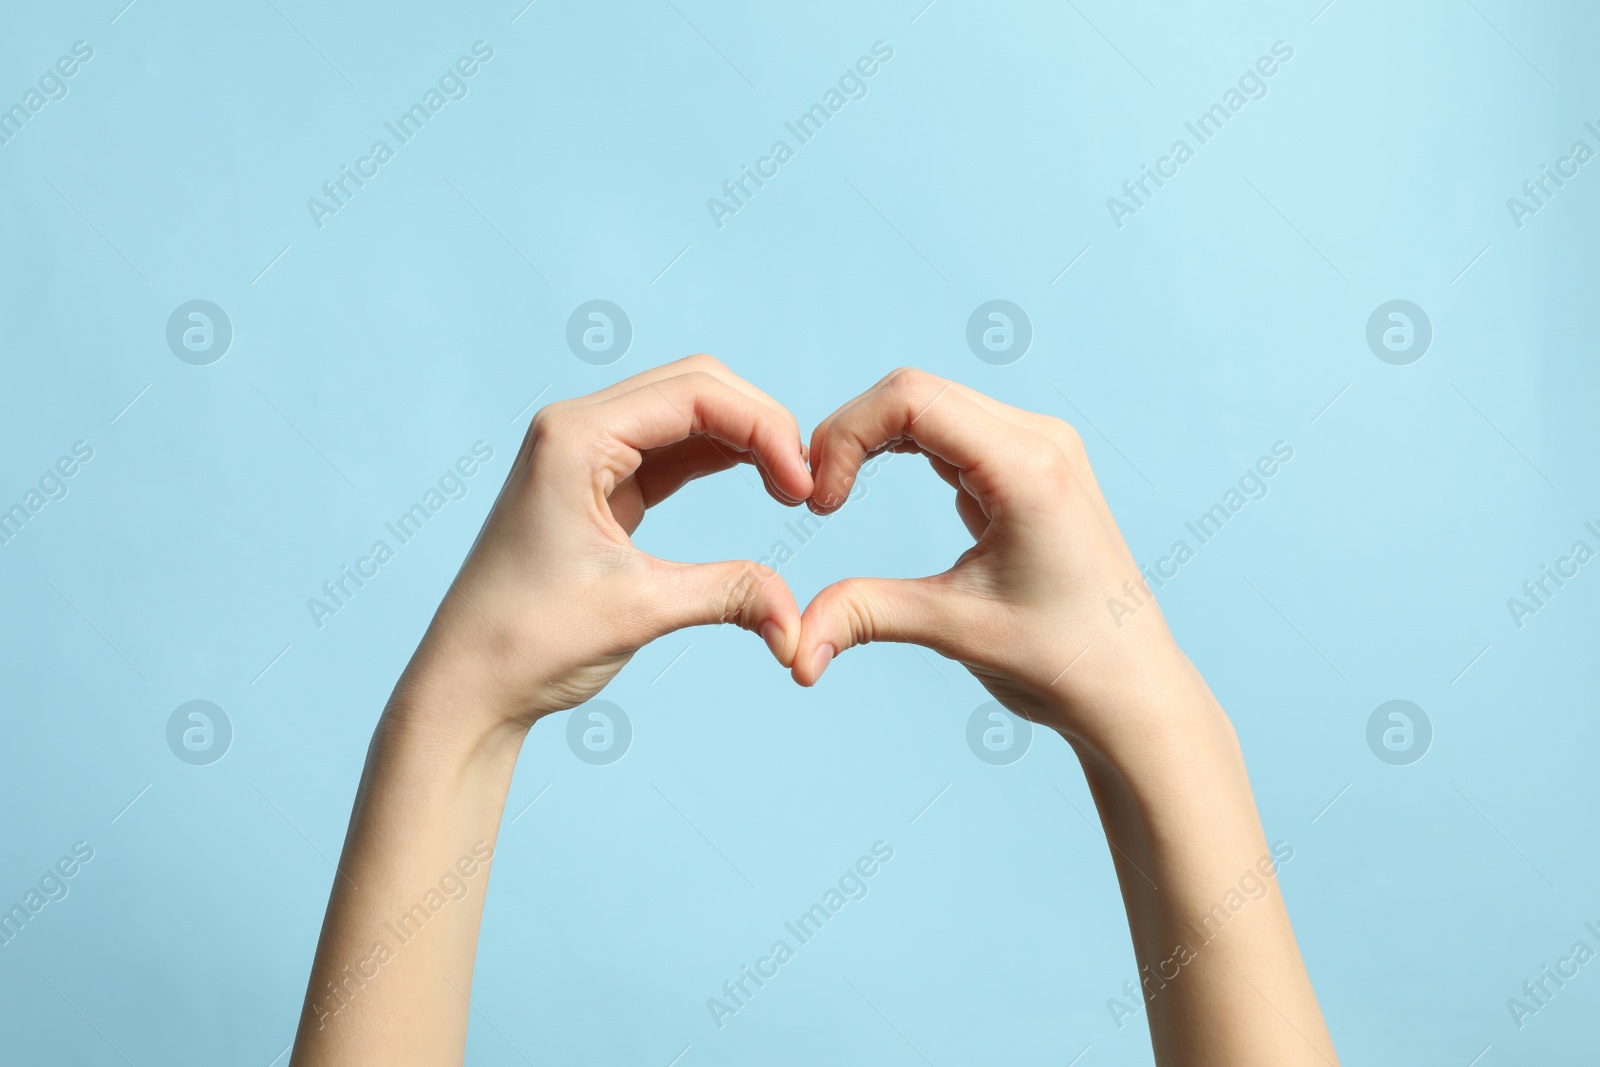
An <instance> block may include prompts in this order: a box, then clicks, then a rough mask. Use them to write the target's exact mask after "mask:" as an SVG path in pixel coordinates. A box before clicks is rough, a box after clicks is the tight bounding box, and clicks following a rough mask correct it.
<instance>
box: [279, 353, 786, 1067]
mask: <svg viewBox="0 0 1600 1067" xmlns="http://www.w3.org/2000/svg"><path fill="white" fill-rule="evenodd" d="M804 452H805V450H804V447H803V446H802V445H801V443H800V437H799V430H798V428H797V426H796V424H795V422H794V419H793V417H792V416H791V415H789V413H788V412H787V411H785V410H784V409H783V408H782V407H780V406H778V405H777V404H776V403H775V402H774V401H772V399H771V398H770V397H767V396H766V394H764V393H762V392H761V391H760V390H758V389H756V388H755V387H754V386H751V385H750V384H749V383H747V382H744V381H743V380H742V379H740V378H738V377H737V376H735V375H734V374H732V373H731V372H730V371H728V369H727V368H726V367H724V366H722V365H721V364H720V363H718V362H717V361H716V360H713V359H711V358H710V357H707V356H695V357H690V358H689V359H687V360H680V361H678V362H677V363H672V364H668V365H667V366H665V367H659V368H656V369H654V370H650V371H646V372H644V373H642V374H639V375H635V376H634V377H632V378H629V379H627V380H626V381H623V382H620V383H618V384H617V385H614V386H612V387H610V388H609V389H605V390H602V391H600V392H598V393H595V394H593V395H591V396H587V397H582V398H580V399H578V400H574V401H567V402H564V403H560V404H555V405H551V406H550V407H547V408H545V409H544V410H542V411H540V412H539V414H538V415H537V416H535V418H534V420H533V424H532V426H530V427H529V430H528V435H527V439H526V441H525V442H524V443H523V447H522V449H521V451H520V452H519V454H518V455H517V458H516V461H515V463H514V464H513V465H512V469H511V473H510V475H509V476H508V477H507V479H506V484H505V487H504V488H503V489H502V490H501V492H500V496H499V498H498V499H497V500H496V501H495V505H494V508H493V510H492V511H491V512H490V515H489V518H488V520H487V521H486V522H485V523H484V527H483V531H482V532H481V533H480V534H479V535H478V540H477V542H476V543H475V544H474V545H473V548H472V551H471V553H470V554H469V555H468V557H467V561H466V563H465V564H463V566H462V568H461V572H460V574H458V575H457V577H456V580H455V581H454V582H453V583H452V584H451V587H450V591H449V592H448V593H447V594H446V596H445V598H444V601H443V603H442V604H440V606H439V610H438V613H437V614H436V615H435V616H434V619H433V622H432V624H431V625H430V626H429V628H428V632H427V634H426V635H425V636H424V638H423V640H422V643H421V645H420V646H419V647H418V649H417V652H416V654H415V655H414V656H413V657H412V660H411V662H410V664H409V665H408V666H407V668H406V670H405V673H404V674H403V676H402V677H401V679H400V682H399V684H398V685H397V686H396V687H395V691H394V695H393V696H392V697H391V698H390V700H389V703H388V706H387V707H386V708H385V709H384V712H383V716H382V718H381V719H380V721H379V723H378V727H377V730H376V731H375V733H374V735H373V739H372V746H371V748H370V750H369V752H368V755H367V765H366V769H365V771H364V773H363V774H362V778H361V786H360V789H359V790H358V792H357V795H356V802H355V810H354V812H353V814H352V815H351V819H350V831H349V834H348V836H347V837H346V839H345V847H344V853H343V855H342V856H341V859H340V863H339V871H338V874H337V876H336V877H335V880H334V886H333V893H332V896H331V898H330V900H329V902H328V912H327V916H326V918H325V919H324V922H323V929H322V937H321V940H320V941H319V942H318V944H317V953H316V958H315V961H314V962H313V964H312V969H311V981H310V987H309V989H308V990H307V993H306V1003H305V1008H304V1010H303V1012H302V1015H301V1019H300V1028H299V1032H298V1034H297V1035H296V1038H295V1049H294V1055H293V1057H292V1061H293V1063H294V1064H295V1065H296V1067H326V1065H345V1064H370V1063H383V1064H395V1065H406V1064H427V1065H430V1067H432V1065H437V1064H441V1063H459V1062H461V1059H462V1056H463V1054H464V1051H465V1047H466V1034H467V1018H468V1003H469V1002H468V998H469V997H470V996H471V991H472V965H473V958H474V956H475V955H476V952H477V944H478V928H479V923H480V920H481V918H482V914H483V899H484V892H485V890H486V889H487V886H488V880H489V857H490V856H491V855H492V852H493V848H494V841H495V835H496V833H497V831H498V829H499V825H500V817H501V814H502V811H503V809H504V806H505V798H506V790H507V789H508V788H509V786H510V783H511V774H512V770H513V768H514V766H515V764H516V759H517V753H518V751H519V749H520V748H521V745H522V741H523V738H524V737H525V736H526V735H527V732H528V729H529V728H530V727H531V726H532V725H533V723H534V722H536V721H537V720H538V719H539V718H540V717H542V716H544V715H546V714H549V713H551V712H553V711H558V710H561V709H563V708H570V707H573V706H575V705H577V704H580V703H582V702H583V701H585V700H587V699H589V698H590V697H592V696H593V695H595V694H596V693H598V692H599V691H600V690H601V688H602V687H604V686H605V684H606V683H607V682H608V681H610V680H611V678H612V677H614V676H615V674H616V673H617V671H619V670H620V669H621V668H622V666H623V664H625V663H626V662H627V661H628V659H629V657H631V656H632V655H633V653H634V652H635V651H636V650H637V649H639V648H640V647H642V646H643V645H644V644H646V643H647V642H649V641H650V640H652V639H653V638H655V637H657V636H660V635H661V634H665V633H668V632H671V631H673V630H677V629H680V628H682V627H685V626H693V625H698V624H703V623H719V622H735V623H737V624H739V625H740V626H742V627H744V628H745V629H748V630H752V631H755V632H757V633H759V634H761V636H762V638H763V640H764V641H765V642H766V644H767V647H768V648H769V649H770V650H771V651H772V653H773V654H774V655H775V656H776V657H777V658H778V660H779V661H780V662H781V663H783V664H784V665H785V666H787V665H789V664H790V663H792V662H793V652H794V648H795V647H796V645H797V643H798V641H799V637H800V612H799V609H798V607H797V606H796V605H795V602H794V597H793V596H792V595H791V594H790V592H789V590H788V588H787V587H786V586H785V585H784V583H783V582H782V580H781V579H779V578H777V577H776V576H775V575H772V574H771V572H765V571H763V570H762V569H761V568H759V567H758V566H757V565H756V564H754V563H749V562H745V561H733V562H727V563H707V564H698V565H688V564H681V563H671V562H668V561H665V560H660V559H656V558H654V557H652V556H649V555H646V554H645V553H643V552H641V551H639V550H638V549H637V548H635V547H634V546H633V545H632V543H631V542H630V540H629V535H630V534H631V533H632V532H633V530H634V529H635V528H636V527H637V526H638V525H639V522H640V520H641V519H642V518H643V516H644V512H645V509H646V508H648V507H650V506H651V505H653V504H655V503H657V502H658V501H660V500H662V499H663V498H665V497H667V496H669V495H671V494H672V493H673V492H675V491H676V490H677V489H678V488H680V487H681V486H682V485H683V484H684V483H686V482H687V481H689V480H691V479H693V478H697V477H700V476H702V475H705V474H709V473H712V472H714V471H720V470H725V469H727V468H728V467H730V466H732V465H733V464H734V463H736V462H750V463H754V464H755V466H756V467H757V469H758V470H759V471H760V473H761V475H762V478H763V480H764V481H765V482H766V485H767V488H768V490H769V492H771V493H772V495H773V496H774V497H776V498H778V499H779V500H781V501H783V502H785V503H790V504H793V503H797V502H798V501H800V500H802V499H804V498H805V497H806V496H808V495H809V494H810V492H811V475H810V472H809V471H808V470H807V469H806V466H805V460H804Z"/></svg>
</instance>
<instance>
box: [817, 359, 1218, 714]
mask: <svg viewBox="0 0 1600 1067" xmlns="http://www.w3.org/2000/svg"><path fill="white" fill-rule="evenodd" d="M884 451H893V452H920V453H922V454H923V455H925V456H926V457H927V458H928V462H929V463H930V464H932V465H933V469H934V471H935V472H937V473H938V475H939V476H940V477H941V478H943V479H944V480H945V481H946V482H948V483H949V484H950V485H951V486H952V487H953V488H954V489H955V491H956V499H955V504H956V512H957V514H959V515H960V517H961V520H962V522H963V523H965V524H966V527H967V529H968V530H969V531H970V532H971V533H972V536H973V537H974V539H975V540H976V543H975V544H974V545H973V546H972V547H971V548H969V549H967V550H966V552H964V553H962V555H961V557H960V558H959V559H958V560H957V561H956V563H955V565H954V566H952V567H951V568H950V569H949V570H947V571H945V572H943V573H942V574H937V575H934V576H932V577H929V578H917V579H911V580H897V579H886V578H849V579H846V580H844V581H841V582H836V583H835V584H833V585H830V586H828V587H827V588H826V589H823V590H822V591H821V592H820V593H818V594H817V596H816V598H815V599H814V600H812V601H811V603H810V604H809V605H808V606H807V607H806V610H805V615H804V619H803V623H802V630H801V639H800V647H799V649H798V651H797V654H796V656H795V661H794V666H793V673H794V678H795V680H796V681H798V682H799V683H800V684H802V685H814V684H815V683H816V681H817V679H818V678H819V677H820V676H821V675H822V672H823V670H824V669H825V668H826V667H827V665H828V663H829V662H830V661H831V660H832V658H833V656H835V655H837V654H838V653H840V652H842V651H844V650H845V649H847V648H850V647H852V646H854V645H861V644H866V643H867V642H869V641H907V642H912V643H915V644H919V645H923V646H926V647H928V648H931V649H933V650H934V651H936V652H939V653H940V654H942V655H944V656H947V657H949V658H951V659H955V660H959V661H960V662H961V663H963V664H964V665H965V666H966V667H967V668H968V669H969V670H971V671H972V673H973V674H974V675H976V676H977V678H978V680H979V681H980V682H982V683H983V685H984V686H985V687H986V688H987V689H988V690H989V692H990V693H992V694H993V695H994V696H995V698H996V699H998V700H999V701H1000V702H1001V703H1003V704H1005V705H1006V706H1008V707H1010V708H1011V709H1012V710H1013V711H1015V712H1017V713H1018V714H1021V715H1024V716H1026V717H1028V718H1030V719H1033V720H1035V721H1042V722H1044V723H1046V724H1047V725H1050V726H1054V727H1056V728H1057V729H1060V730H1061V731H1062V732H1063V733H1066V734H1068V736H1069V738H1071V737H1073V736H1081V737H1086V738H1088V739H1090V740H1091V741H1092V740H1095V739H1096V738H1097V735H1098V734H1099V733H1100V732H1101V731H1102V730H1103V729H1104V728H1106V727H1109V726H1110V725H1111V723H1110V722H1109V721H1108V720H1110V719H1112V718H1114V717H1117V716H1122V715H1125V714H1126V710H1125V709H1126V706H1127V705H1128V703H1129V702H1128V701H1126V700H1123V701H1120V702H1117V703H1118V704H1119V708H1118V710H1117V711H1115V712H1113V711H1112V708H1111V705H1112V703H1113V702H1112V701H1111V700H1110V699H1108V694H1110V693H1111V692H1112V691H1114V690H1116V689H1117V688H1118V687H1121V686H1128V687H1132V686H1138V685H1142V684H1143V683H1144V681H1145V680H1146V679H1148V678H1149V677H1150V676H1151V675H1153V674H1157V673H1161V672H1163V671H1166V670H1167V669H1168V668H1170V669H1171V670H1172V671H1176V672H1181V673H1186V672H1191V671H1192V668H1189V667H1188V663H1187V660H1185V659H1184V658H1183V656H1182V654H1181V653H1180V652H1179V651H1178V649H1177V647H1176V645H1175V644H1174V643H1173V641H1172V637H1171V634H1170V632H1169V631H1168V630H1167V626H1166V622H1165V620H1164V619H1163V618H1162V616H1161V611H1160V609H1159V608H1158V607H1156V605H1155V603H1154V602H1153V600H1151V599H1150V596H1149V589H1148V587H1147V586H1146V585H1145V584H1144V580H1143V578H1142V577H1141V575H1140V573H1139V568H1138V566H1137V564H1135V562H1134V560H1133V557H1132V556H1131V555H1130V554H1129V552H1128V548H1127V545H1126V544H1124V543H1123V540H1122V535H1121V533H1119V532H1118V530H1117V524H1116V522H1115V521H1114V520H1113V519H1112V517H1111V512H1110V510H1109V509H1108V508H1107V507H1106V502H1105V499H1104V497H1103V496H1102V495H1101V493H1100V488H1099V486H1098V485H1097V484H1096V482H1095V478H1094V473H1093V472H1092V471H1091V470H1090V469H1089V461H1088V457H1087V456H1086V454H1085V453H1084V449H1083V442H1082V441H1081V440H1080V439H1079V437H1078V434H1077V432H1076V431H1074V430H1073V428H1072V427H1071V426H1069V425H1067V424H1066V423H1064V422H1062V421H1060V420H1059V419H1054V418H1050V417H1048V416H1045V415H1038V414H1034V413H1033V412H1028V411H1021V410H1019V409H1017V408H1014V407H1010V406H1008V405H1006V404H1002V403H1000V402H999V401H996V400H993V399H991V398H989V397H986V396H984V395H982V394H981V393H977V392H974V391H973V390H971V389H968V388H967V387H965V386H963V385H959V384H957V383H955V382H949V381H945V380H944V379H942V378H937V377H935V376H933V375H931V374H927V373H925V372H923V371H919V370H910V369H906V370H897V371H895V372H894V373H892V374H890V375H889V376H888V377H886V378H884V379H883V380H882V381H880V382H879V383H878V384H877V385H875V386H873V387H872V388H871V389H869V390H867V391H866V392H865V393H863V394H861V395H860V396H859V397H857V398H856V399H854V400H852V401H851V402H850V403H848V404H846V405H845V406H844V407H842V408H840V409H839V410H837V411H835V412H834V413H833V414H832V415H830V416H829V417H828V418H827V419H826V420H825V421H824V422H823V423H822V424H821V425H819V426H818V427H817V429H816V431H815V432H814V433H813V434H812V437H811V467H812V472H813V475H814V477H815V480H816V489H815V492H814V494H813V500H812V505H811V506H812V508H813V510H815V511H818V512H822V513H826V512H829V511H832V510H834V509H835V508H837V507H838V506H840V504H841V503H842V502H843V501H844V499H845V497H846V495H847V494H848V492H849V490H850V487H851V485H852V483H853V482H854V480H855V478H856V475H857V472H858V471H859V470H860V468H861V465H862V463H863V462H864V461H866V460H867V459H868V458H870V457H871V456H873V455H876V454H878V453H881V452H884ZM1111 598H1116V599H1117V600H1119V601H1121V602H1123V603H1124V604H1138V605H1139V606H1138V607H1137V608H1136V610H1135V611H1134V612H1133V614H1132V615H1131V616H1130V615H1127V614H1125V613H1121V612H1119V613H1117V614H1118V616H1120V617H1117V616H1114V615H1113V613H1112V611H1111V610H1110V609H1109V607H1108V602H1109V601H1110V600H1111ZM1130 598H1131V599H1130ZM1124 695H1126V693H1125V694H1124Z"/></svg>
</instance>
